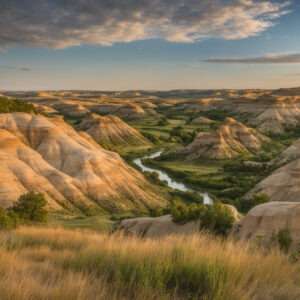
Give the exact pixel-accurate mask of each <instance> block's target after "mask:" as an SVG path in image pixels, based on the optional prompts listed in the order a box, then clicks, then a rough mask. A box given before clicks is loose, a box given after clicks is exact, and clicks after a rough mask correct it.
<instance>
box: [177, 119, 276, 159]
mask: <svg viewBox="0 0 300 300" xmlns="http://www.w3.org/2000/svg"><path fill="white" fill-rule="evenodd" d="M269 141H270V140H269V139H268V138H267V137H266V136H264V135H262V134H260V133H259V132H258V131H256V130H255V129H253V128H249V127H247V126H245V125H243V124H242V123H240V122H237V121H236V120H235V119H233V118H227V119H226V120H225V122H224V123H223V124H222V125H221V126H220V128H219V129H218V130H217V131H216V132H200V133H199V134H198V135H197V137H196V138H195V140H194V141H193V142H192V143H191V144H190V145H188V146H187V147H185V148H184V149H183V150H182V153H183V154H185V155H187V159H190V160H193V159H197V158H209V159H227V158H234V157H237V156H239V155H241V154H247V155H249V154H251V153H256V152H258V151H259V150H260V149H261V147H262V146H263V144H264V143H267V142H269Z"/></svg>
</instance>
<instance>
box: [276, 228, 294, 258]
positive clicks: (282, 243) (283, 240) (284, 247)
mask: <svg viewBox="0 0 300 300" xmlns="http://www.w3.org/2000/svg"><path fill="white" fill-rule="evenodd" d="M277 241H278V244H279V247H280V250H281V251H283V252H284V253H288V251H289V249H290V247H291V245H292V243H293V239H292V237H291V233H290V231H289V229H288V228H283V229H281V230H279V231H278V233H277Z"/></svg>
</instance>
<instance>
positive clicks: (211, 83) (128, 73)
mask: <svg viewBox="0 0 300 300" xmlns="http://www.w3.org/2000/svg"><path fill="white" fill-rule="evenodd" d="M4 1H5V0H0V8H2V9H1V10H0V11H2V13H1V12H0V19H3V18H4V17H5V18H7V20H6V19H4V21H7V22H6V25H5V24H4V23H5V22H2V24H1V22H0V49H1V52H0V89H7V90H36V89H92V90H126V89H161V90H166V89H181V88H184V89H188V88H195V89H207V88H278V87H291V86H300V37H299V33H300V3H296V1H290V3H289V4H288V3H286V5H285V6H283V5H282V4H284V3H285V2H286V1H254V0H236V1H235V0H234V1H228V0H226V1H223V0H212V1H211V2H210V3H209V1H205V0H204V1H203V2H202V4H197V1H195V0H186V1H183V0H180V1H178V2H184V5H181V6H180V7H178V8H177V7H176V5H175V8H176V9H177V10H176V11H175V10H174V11H173V12H172V14H171V13H168V14H167V13H160V12H159V11H156V7H157V5H158V4H160V5H161V8H162V10H163V9H164V10H166V11H167V10H168V11H169V10H170V8H173V7H174V5H173V6H172V2H170V0H155V1H156V2H157V3H156V4H157V5H156V7H152V6H151V5H149V7H146V8H143V6H141V8H138V9H136V6H135V9H136V11H135V12H134V17H135V16H136V15H138V22H137V21H136V17H135V19H134V21H132V19H133V17H132V15H133V14H132V11H133V8H132V7H134V6H132V7H130V6H128V7H122V8H119V7H118V1H111V2H113V3H114V6H113V9H110V10H109V11H111V10H113V11H116V12H118V11H120V12H122V13H123V12H124V15H126V17H123V16H122V17H119V16H116V15H117V13H114V14H112V16H110V18H107V16H105V20H102V19H101V18H97V16H96V15H95V16H94V15H93V10H95V9H98V6H99V5H100V7H99V9H101V12H102V11H105V9H108V8H107V7H106V6H104V5H106V2H110V1H98V2H97V1H96V2H95V1H93V0H89V1H87V3H88V4H90V7H89V6H87V7H86V10H87V11H88V12H87V13H86V15H85V16H84V17H83V16H81V15H80V14H81V11H82V7H81V6H80V5H81V4H82V3H79V4H78V5H79V6H80V7H79V8H80V9H78V10H75V9H73V8H72V10H71V9H70V10H69V7H68V2H69V1H65V2H66V6H65V7H63V9H62V7H61V6H60V4H58V3H59V1H56V0H52V1H50V0H49V1H50V2H51V3H50V4H51V6H49V5H48V4H49V1H47V0H40V2H45V3H47V6H46V8H45V5H44V6H43V7H38V5H39V4H37V3H38V2H36V1H38V0H31V1H29V0H23V1H21V0H12V1H11V4H7V3H4ZM81 1H82V0H81ZM24 2H27V5H28V4H29V3H30V2H32V5H34V4H37V9H36V10H33V11H31V12H30V13H29V12H28V11H27V12H26V13H24V7H22V5H23V4H24ZM34 2H36V3H34ZM40 2H39V3H40ZM74 2H80V0H75V1H74ZM74 2H73V3H74ZM101 2H102V3H101ZM104 2H105V3H104ZM119 2H120V1H119ZM128 2H132V3H133V4H135V3H134V2H135V1H133V0H132V1H128ZM200 2H201V1H200ZM262 2H263V3H264V6H263V7H261V8H260V10H263V9H265V14H264V15H260V13H259V12H258V11H257V10H256V8H255V7H257V5H258V3H262ZM99 3H100V4H99ZM203 3H204V4H203ZM101 5H102V6H101ZM270 5H273V6H270ZM276 5H278V6H277V7H276ZM281 5H282V6H281ZM96 6H97V7H96ZM89 8H92V9H91V11H89ZM109 8H110V7H109ZM225 8H227V9H226V10H225ZM233 9H235V10H236V13H235V15H232V14H231V10H233ZM251 9H252V11H251V14H250V17H249V15H248V14H247V12H248V11H250V10H251ZM3 10H4V11H6V13H5V16H1V14H4V13H3ZM47 10H49V12H50V10H51V11H53V10H56V11H57V12H59V13H60V12H61V11H64V13H65V12H66V11H67V12H70V13H69V14H68V15H69V18H70V20H66V19H67V18H66V17H64V16H62V17H61V20H63V21H61V20H59V21H57V18H58V17H54V16H52V15H51V13H49V15H48V14H47ZM197 10H198V11H199V13H198V14H196V15H194V14H193V12H194V11H195V12H198V11H197ZM59 13H58V15H59ZM239 13H240V14H241V17H239V16H238V17H236V14H239ZM43 14H45V15H47V16H48V17H47V18H49V19H45V18H43V17H42V16H43ZM56 15H57V13H56ZM141 15H142V16H143V18H140V16H141ZM20 16H21V17H22V18H21V17H20ZM206 16H210V18H212V19H213V20H212V23H210V22H209V21H208V22H205V18H206ZM211 16H212V17H211ZM224 16H226V22H225V21H224V22H223V17H224ZM1 17H2V18H1ZM198 18H199V20H198ZM224 18H225V17H224ZM27 19H28V21H27ZM100 19H101V20H100ZM166 19H167V24H165V23H162V22H165V20H166ZM200 19H201V20H200ZM233 19H234V20H233ZM19 20H22V22H21V24H20V25H18V21H19ZM82 20H83V21H82ZM140 20H142V21H140ZM156 20H157V21H156ZM162 20H164V21H162ZM174 20H175V21H174ZM232 20H233V21H232ZM156 22H157V24H158V25H157V24H156ZM177 22H178V24H179V25H178V24H177ZM9 23H14V24H16V25H15V26H13V27H14V28H9V29H8V28H6V27H5V26H7V27H8V24H9ZM228 23H230V26H229V25H228ZM49 24H50V25H49ZM74 24H75V25H74ZM124 24H125V25H124ZM24 28H25V29H26V30H25V29H24ZM40 28H43V30H40ZM95 28H96V30H95ZM161 28H163V29H161ZM190 28H192V30H190ZM94 31H95V32H94ZM91 32H92V34H91ZM291 56H292V58H291ZM270 57H271V59H270ZM249 60H250V61H249Z"/></svg>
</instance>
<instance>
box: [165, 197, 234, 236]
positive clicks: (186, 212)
mask: <svg viewBox="0 0 300 300" xmlns="http://www.w3.org/2000/svg"><path fill="white" fill-rule="evenodd" d="M171 215H172V218H173V221H174V222H177V223H184V222H189V221H196V220H199V221H200V228H201V229H205V230H208V231H210V232H213V233H215V234H217V235H226V234H227V233H228V232H229V230H230V229H231V227H232V225H233V223H234V216H233V214H232V212H231V210H230V209H229V208H228V207H227V206H225V205H223V204H221V203H216V204H214V205H203V204H195V203H194V204H191V205H186V204H184V203H182V202H176V203H174V204H173V206H172V208H171Z"/></svg>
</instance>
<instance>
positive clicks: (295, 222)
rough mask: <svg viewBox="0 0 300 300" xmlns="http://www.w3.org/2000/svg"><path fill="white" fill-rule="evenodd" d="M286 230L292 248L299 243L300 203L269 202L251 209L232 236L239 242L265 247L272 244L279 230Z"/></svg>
mask: <svg viewBox="0 0 300 300" xmlns="http://www.w3.org/2000/svg"><path fill="white" fill-rule="evenodd" d="M284 229H288V230H289V232H290V234H291V238H292V242H293V246H298V245H299V242H300V203H295V202H269V203H265V204H262V205H258V206H256V207H254V208H253V209H251V210H250V211H249V212H248V214H247V215H246V216H245V217H244V218H243V219H242V220H241V221H240V222H239V223H238V224H236V225H235V226H234V229H233V235H234V236H235V237H236V238H238V239H241V240H253V241H258V240H259V241H260V242H262V243H264V244H265V245H270V244H271V243H274V242H275V240H274V236H276V234H278V232H279V231H280V230H284Z"/></svg>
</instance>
